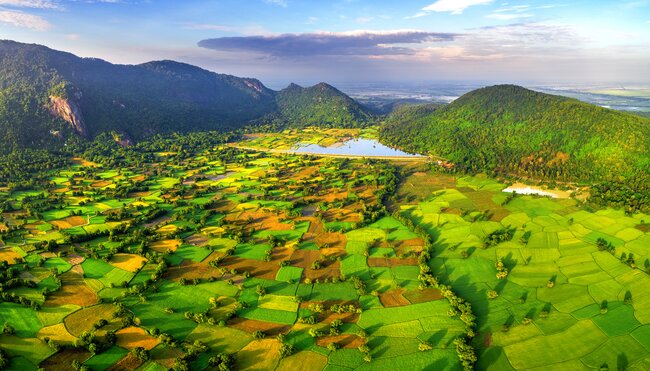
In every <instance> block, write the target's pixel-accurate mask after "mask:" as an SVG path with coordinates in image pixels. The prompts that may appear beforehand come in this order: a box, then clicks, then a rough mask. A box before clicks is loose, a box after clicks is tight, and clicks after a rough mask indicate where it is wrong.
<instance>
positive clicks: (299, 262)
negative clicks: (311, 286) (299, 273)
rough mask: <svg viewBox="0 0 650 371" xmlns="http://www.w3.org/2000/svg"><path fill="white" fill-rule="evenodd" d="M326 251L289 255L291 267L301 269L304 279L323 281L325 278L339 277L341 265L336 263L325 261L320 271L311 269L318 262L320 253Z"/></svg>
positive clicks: (297, 251)
mask: <svg viewBox="0 0 650 371" xmlns="http://www.w3.org/2000/svg"><path fill="white" fill-rule="evenodd" d="M325 250H326V249H322V250H321V251H316V250H296V251H294V252H293V254H292V255H291V265H293V266H294V267H299V268H303V269H304V271H303V274H304V275H305V277H306V278H309V279H311V280H316V279H319V280H323V279H325V278H334V277H340V276H341V263H340V262H338V261H333V262H332V261H329V260H328V259H327V260H326V261H325V264H324V266H323V267H322V268H321V269H311V265H312V263H313V262H314V261H316V260H318V259H319V258H320V256H321V254H322V253H324V252H325Z"/></svg>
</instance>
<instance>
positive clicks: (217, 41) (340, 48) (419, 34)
mask: <svg viewBox="0 0 650 371" xmlns="http://www.w3.org/2000/svg"><path fill="white" fill-rule="evenodd" d="M457 36H458V35H457V34H453V33H436V32H423V31H390V32H370V31H368V32H349V33H347V32H346V33H303V34H282V35H274V36H242V37H219V38H214V39H206V40H201V41H199V43H198V45H199V46H200V47H202V48H207V49H213V50H219V51H230V52H232V51H235V52H256V53H262V54H267V55H272V56H276V57H306V56H318V55H399V54H411V53H413V50H412V49H411V48H409V47H407V46H403V45H404V44H406V45H408V44H421V43H425V42H442V41H452V40H454V39H455V38H456V37H457Z"/></svg>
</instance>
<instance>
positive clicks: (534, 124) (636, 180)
mask: <svg viewBox="0 0 650 371" xmlns="http://www.w3.org/2000/svg"><path fill="white" fill-rule="evenodd" d="M380 135H381V138H382V140H383V141H385V142H387V143H390V144H392V145H395V146H398V147H401V148H403V149H406V150H410V151H414V152H419V153H430V154H435V155H439V156H442V157H444V158H446V159H448V160H449V161H451V162H453V163H455V164H456V167H458V168H460V169H463V170H467V171H489V172H496V173H502V174H515V175H520V176H524V177H528V178H531V179H547V180H568V181H605V180H607V181H611V182H624V183H626V184H627V185H629V187H630V190H631V192H641V191H643V192H642V193H645V196H643V194H641V195H640V197H645V198H648V197H649V195H648V194H647V190H648V188H647V187H648V186H647V181H648V179H649V178H648V173H649V172H650V120H648V119H646V118H643V117H639V116H637V115H632V114H627V113H623V112H619V111H614V110H610V109H606V108H602V107H598V106H594V105H591V104H587V103H584V102H580V101H578V100H575V99H570V98H565V97H560V96H554V95H549V94H543V93H538V92H534V91H531V90H528V89H525V88H522V87H519V86H514V85H499V86H492V87H487V88H482V89H478V90H475V91H472V92H470V93H467V94H465V95H463V96H462V97H460V98H459V99H457V100H456V101H454V102H452V103H451V104H449V105H447V106H445V107H442V108H440V109H437V110H434V111H430V112H429V111H427V110H423V109H421V108H412V109H410V110H406V111H405V110H401V111H397V112H395V113H394V114H392V115H389V117H388V118H387V119H386V125H385V126H384V127H383V129H382V130H381V133H380ZM644 184H645V185H644ZM606 191H608V190H606Z"/></svg>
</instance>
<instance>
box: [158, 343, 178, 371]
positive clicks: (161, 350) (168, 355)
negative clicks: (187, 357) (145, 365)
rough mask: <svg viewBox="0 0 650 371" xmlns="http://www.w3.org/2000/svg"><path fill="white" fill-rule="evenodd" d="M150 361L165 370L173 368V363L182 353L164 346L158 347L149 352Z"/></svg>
mask: <svg viewBox="0 0 650 371" xmlns="http://www.w3.org/2000/svg"><path fill="white" fill-rule="evenodd" d="M150 354H151V360H152V361H155V362H157V363H159V364H161V365H162V366H164V367H165V368H167V369H171V368H172V366H174V361H175V360H176V358H177V357H180V356H181V355H183V354H184V353H183V352H182V351H181V350H180V349H176V348H170V347H166V346H162V345H161V346H158V347H156V348H154V349H152V350H151V353H150Z"/></svg>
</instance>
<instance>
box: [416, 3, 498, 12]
mask: <svg viewBox="0 0 650 371" xmlns="http://www.w3.org/2000/svg"><path fill="white" fill-rule="evenodd" d="M492 1H493V0H438V1H436V2H435V3H433V4H431V5H428V6H425V7H424V8H422V12H424V13H425V14H426V13H428V12H450V13H451V14H456V15H458V14H463V11H464V10H465V9H467V8H469V7H471V6H475V5H487V4H490V3H492ZM420 14H421V13H418V14H416V15H420Z"/></svg>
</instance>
